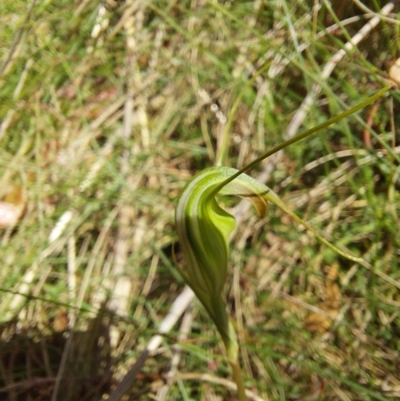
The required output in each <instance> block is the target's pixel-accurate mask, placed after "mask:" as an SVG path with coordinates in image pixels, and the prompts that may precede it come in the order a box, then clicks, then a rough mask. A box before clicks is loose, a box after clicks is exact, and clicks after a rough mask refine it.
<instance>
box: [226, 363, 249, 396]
mask: <svg viewBox="0 0 400 401" xmlns="http://www.w3.org/2000/svg"><path fill="white" fill-rule="evenodd" d="M229 363H230V365H231V367H232V373H233V379H234V380H235V382H236V386H237V391H238V396H239V401H248V398H247V396H246V393H245V390H244V381H243V375H242V371H241V369H240V365H239V362H238V361H237V360H236V361H229Z"/></svg>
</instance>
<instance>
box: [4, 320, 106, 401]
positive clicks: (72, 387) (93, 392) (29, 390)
mask: <svg viewBox="0 0 400 401" xmlns="http://www.w3.org/2000/svg"><path fill="white" fill-rule="evenodd" d="M103 316H104V315H103ZM103 316H102V315H101V314H100V315H99V316H98V317H96V318H94V319H90V320H88V321H87V325H86V326H87V329H86V330H85V331H76V332H73V333H72V334H71V333H70V332H69V331H66V330H68V329H67V328H66V327H65V329H66V330H63V331H59V332H55V331H54V330H53V331H50V330H48V329H47V333H46V334H43V330H39V329H37V328H35V329H31V328H30V329H29V330H20V329H18V326H17V325H16V324H15V323H14V322H13V323H6V324H2V325H1V326H0V336H1V338H2V340H1V341H0V400H10V401H14V400H15V401H19V400H27V399H29V400H35V401H36V400H50V399H52V397H55V399H56V400H57V401H64V400H65V401H66V400H80V401H86V400H87V401H89V400H99V399H101V398H102V395H103V394H104V393H107V392H108V391H109V389H110V387H111V384H112V373H113V372H112V366H113V363H112V357H111V346H110V335H109V332H110V319H106V318H104V317H103ZM60 367H63V369H62V368H61V369H60ZM54 394H56V395H55V396H54Z"/></svg>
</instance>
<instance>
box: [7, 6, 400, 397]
mask: <svg viewBox="0 0 400 401" xmlns="http://www.w3.org/2000/svg"><path fill="white" fill-rule="evenodd" d="M103 3H104V2H101V1H98V0H95V1H89V2H87V4H86V3H85V2H81V1H75V2H71V1H61V0H60V1H51V0H50V1H46V2H39V1H37V2H36V3H35V4H34V5H33V7H32V10H31V13H30V14H29V5H27V2H26V1H21V0H15V1H10V0H6V1H4V2H2V4H1V5H0V21H1V24H0V124H2V125H1V128H0V201H4V202H8V203H12V204H16V205H17V206H20V207H21V208H23V212H22V215H21V216H20V218H19V221H18V223H17V224H15V225H14V226H8V227H5V228H2V229H0V230H1V231H0V236H1V237H0V244H1V258H0V260H1V271H0V287H1V293H0V320H1V326H0V336H1V337H0V398H2V397H4V399H10V400H20V399H28V398H30V399H33V400H45V399H54V400H55V399H57V400H67V399H68V400H69V399H82V400H98V399H101V398H102V397H103V399H106V398H107V396H108V394H110V393H111V391H112V390H113V389H114V388H115V386H116V385H117V383H118V382H119V381H120V380H121V379H122V378H123V376H124V374H126V372H127V371H128V370H129V367H130V366H131V365H132V364H133V363H134V362H135V360H136V359H137V358H138V357H139V355H140V354H141V352H142V351H143V349H144V348H145V346H146V344H147V343H148V341H149V340H150V338H151V336H152V335H153V334H155V333H156V332H157V329H158V326H159V324H160V322H161V321H162V319H163V317H164V316H165V315H166V314H167V313H168V311H169V308H170V305H171V304H172V302H173V301H174V299H175V298H176V296H177V295H178V294H179V293H180V292H181V290H182V288H183V281H182V280H181V279H179V276H178V275H177V271H176V269H175V268H174V261H173V252H172V247H174V249H175V252H176V257H177V259H178V261H179V260H180V253H179V248H178V247H177V246H176V234H175V231H174V225H173V217H174V207H175V201H176V199H177V196H178V194H179V191H180V190H181V188H182V187H183V186H184V184H185V182H186V181H187V180H188V179H189V178H190V177H191V176H192V175H193V174H194V173H195V172H197V171H198V170H200V169H202V168H205V167H208V166H211V165H213V164H215V161H216V155H217V154H218V145H219V143H220V142H221V140H222V138H223V134H224V130H225V129H226V126H223V125H221V124H220V123H219V122H218V119H217V117H216V115H215V113H214V112H213V111H211V109H210V106H211V104H213V103H216V104H218V107H219V110H220V111H222V113H223V114H224V115H225V116H226V117H227V119H228V125H227V126H229V127H230V130H229V145H230V146H229V152H228V156H227V160H226V164H227V165H229V166H232V167H240V166H243V165H244V164H245V163H248V162H250V161H251V160H253V159H254V158H256V157H257V156H259V155H261V154H262V153H263V152H265V151H266V150H268V149H269V148H271V147H272V146H274V145H276V144H277V143H279V142H281V141H283V140H284V137H285V133H287V127H288V126H289V124H290V122H291V120H292V118H293V116H294V115H295V113H296V111H297V110H299V108H300V106H301V104H302V101H303V100H304V98H305V97H306V96H307V94H308V93H310V92H311V91H312V90H313V85H314V84H315V83H320V84H321V86H322V90H321V93H320V94H319V96H318V97H317V99H316V101H315V102H314V103H313V104H312V106H311V108H310V109H309V110H308V112H307V114H306V118H305V119H304V121H303V123H302V124H301V129H300V131H301V130H303V129H306V128H310V127H313V126H315V125H317V124H319V123H321V122H323V121H325V120H327V119H328V118H329V117H331V116H333V115H335V114H337V113H339V112H340V111H343V110H345V109H346V108H348V107H350V106H352V105H355V104H357V103H359V102H360V101H362V100H364V99H365V98H366V97H368V96H370V95H372V94H373V93H375V92H376V91H377V90H378V89H379V88H380V87H381V86H383V85H384V84H385V82H386V81H385V80H386V79H387V71H388V69H389V67H390V65H391V64H392V63H393V62H394V61H395V60H396V59H397V58H398V57H399V48H398V43H399V40H398V37H399V28H398V25H396V24H394V23H390V22H380V24H379V25H378V26H377V28H375V29H374V30H373V31H372V32H371V33H369V35H368V36H367V38H366V40H363V41H362V42H361V43H360V44H359V45H358V46H357V49H356V50H353V51H351V52H350V53H349V54H348V55H347V56H345V57H344V58H343V60H342V61H341V62H340V63H338V65H336V66H335V68H334V70H333V72H332V74H331V75H330V76H329V77H328V78H327V80H325V81H323V80H321V78H320V76H321V72H322V70H323V68H324V66H325V65H326V63H327V62H328V61H329V59H330V58H331V57H332V56H333V55H334V54H335V53H336V52H337V51H338V50H339V49H341V48H343V46H344V43H346V41H347V40H348V39H349V37H351V36H352V35H354V34H355V33H356V32H357V31H358V30H359V29H360V28H361V27H362V26H363V25H365V23H366V22H367V19H366V18H364V17H363V16H362V11H360V10H359V9H358V8H357V7H356V6H354V5H352V4H351V5H350V4H349V2H344V1H337V2H333V3H334V8H333V10H331V9H330V8H329V7H328V3H327V2H322V1H321V2H314V1H307V2H304V1H296V0H290V1H289V0H284V1H281V2H277V1H275V2H273V1H269V2H260V4H261V5H260V6H259V8H254V7H255V6H254V2H242V1H237V2H229V3H228V2H226V3H224V2H212V1H209V2H200V1H192V2H189V1H179V2H174V1H154V2H149V3H145V2H139V1H134V0H132V1H127V2H118V1H115V2H106V3H107V5H106V11H105V14H104V18H106V19H107V20H108V23H107V26H106V25H105V24H104V25H103V26H104V29H102V30H100V32H99V33H98V35H97V36H96V37H92V32H93V28H94V26H95V25H96V24H97V23H99V22H101V21H100V20H99V10H100V8H101V7H102V6H103ZM314 3H316V4H317V5H319V6H320V7H321V8H320V10H319V11H318V12H316V13H315V12H314V13H313V9H312V6H313V5H314ZM364 3H365V4H366V5H367V6H368V7H369V8H371V9H373V10H376V11H378V10H379V9H381V8H382V7H383V6H384V3H385V2H383V1H382V2H381V1H378V0H374V1H366V2H364ZM130 10H131V11H130ZM397 11H398V10H397V9H395V10H394V11H392V14H391V17H396V14H394V13H396V12H397ZM355 17H357V18H355ZM349 18H353V19H350V20H349ZM342 22H343V24H342ZM103 23H104V22H103ZM335 23H338V24H339V25H338V27H337V28H335V29H334V30H333V31H330V32H325V33H324V29H325V28H327V27H329V26H332V25H333V24H335ZM255 75H257V77H255ZM399 98H400V95H399V91H398V90H393V91H391V93H390V94H389V95H388V96H386V97H385V98H383V99H382V100H381V101H380V104H379V105H378V106H377V107H376V109H375V110H374V109H373V106H370V107H368V108H366V109H365V110H363V111H362V112H360V113H359V114H358V115H357V116H356V117H355V116H354V117H350V118H347V119H346V120H345V121H341V122H340V123H338V124H336V125H335V126H333V127H330V128H329V129H327V130H325V131H324V132H321V133H320V134H318V135H317V136H315V137H313V138H312V139H308V140H306V141H303V142H300V143H297V144H295V145H293V146H292V147H289V148H287V149H286V150H285V153H284V155H283V156H282V157H281V158H280V159H279V160H277V161H276V163H275V164H272V163H273V160H275V159H273V158H271V159H269V160H266V161H265V162H263V164H262V165H259V166H257V167H256V168H254V169H253V170H252V171H251V172H250V173H251V174H252V175H253V176H257V175H258V174H259V173H260V172H262V171H265V170H264V169H266V168H268V167H271V171H272V172H271V174H269V175H268V185H269V186H270V187H271V188H273V189H274V190H275V191H276V192H278V194H280V195H281V197H282V198H283V199H284V200H285V201H286V202H287V203H288V204H289V205H291V207H292V209H293V210H295V211H296V213H297V214H299V215H300V216H301V217H303V218H304V219H305V220H307V221H309V222H311V223H313V224H314V225H315V226H316V227H318V228H319V229H321V230H323V231H325V232H327V233H329V234H331V235H332V237H333V238H334V242H335V243H338V244H343V245H345V246H347V247H349V248H350V249H351V250H352V251H353V252H354V253H356V254H359V255H363V257H364V258H365V259H367V260H368V261H369V262H370V263H371V264H372V265H373V267H374V269H376V270H380V271H382V272H384V273H385V274H387V275H388V276H390V277H391V278H393V279H395V280H399V279H400V269H399V251H398V250H399V249H400V236H399V235H398V225H399V224H398V222H399V207H400V196H399V160H400V157H399V148H398V147H396V143H397V142H398V141H399V136H398V127H399V126H400V121H399V116H400V113H399V105H398V104H399V103H398V101H399ZM129 105H130V106H129ZM364 131H365V132H364ZM394 132H395V133H396V135H394ZM229 206H234V205H232V204H229ZM0 210H1V209H0ZM234 210H236V211H237V210H238V209H234ZM66 212H72V215H71V216H70V220H69V222H68V224H67V226H66V227H65V229H64V230H62V231H61V234H60V235H59V237H58V238H57V239H55V240H54V241H49V236H50V233H51V232H52V230H53V229H54V227H55V226H56V225H57V223H58V222H59V220H60V218H62V216H63V215H64V214H65V213H66ZM240 220H241V221H240V226H239V228H238V231H237V233H236V235H235V238H234V239H233V241H232V250H233V252H232V266H231V280H230V281H229V283H228V285H227V286H226V299H227V302H228V305H229V307H230V315H231V316H232V318H233V319H234V320H236V321H237V323H238V328H239V338H240V340H241V357H242V365H243V367H244V372H245V382H246V385H247V388H248V389H251V390H252V391H253V392H254V393H255V394H258V395H259V397H261V398H262V399H264V400H267V399H269V400H291V399H296V398H297V399H300V400H307V399H311V398H307V397H308V396H310V395H311V394H312V393H313V391H316V390H315V389H318V388H321V387H324V391H323V394H322V395H321V398H320V399H324V400H343V401H346V400H391V399H393V400H394V399H397V398H398V397H399V395H400V387H399V386H400V376H399V373H398V371H399V363H398V361H399V360H400V355H399V353H400V341H399V337H400V336H399V335H400V317H399V312H398V311H399V306H400V295H399V291H398V289H397V288H395V287H394V286H392V285H390V284H388V283H387V282H385V281H384V280H382V279H381V278H380V277H378V276H377V275H376V274H374V272H371V271H367V270H365V269H364V268H362V267H359V266H355V265H353V264H352V263H350V262H349V261H346V260H344V259H343V258H341V257H339V256H337V255H335V254H334V253H333V252H332V251H330V250H329V249H326V247H324V246H322V245H320V244H319V243H318V242H317V241H316V240H315V239H314V238H313V237H312V236H311V235H309V234H308V233H306V232H304V231H303V230H302V229H300V228H299V227H298V226H297V225H296V224H294V223H293V221H292V220H291V219H290V218H288V217H286V216H284V215H283V214H282V213H280V212H279V211H278V210H277V209H276V208H275V207H273V206H271V207H270V209H269V213H268V216H267V218H266V219H264V220H262V221H259V220H257V219H256V217H255V213H254V212H253V211H252V210H250V211H249V212H246V213H245V215H244V217H243V218H241V219H240ZM24 281H25V282H26V283H27V285H26V286H25V287H24V286H23V285H22V284H23V282H24ZM17 293H22V295H21V294H20V295H18V294H17ZM315 308H317V309H315ZM318 311H319V314H318V313H317V312H318ZM188 314H190V315H191V317H192V323H191V325H190V326H189V332H188V334H187V337H186V338H184V339H183V340H181V341H180V342H179V341H178V336H179V326H177V327H175V328H174V330H173V331H172V332H170V333H168V335H166V336H165V338H164V340H163V345H162V347H161V348H160V349H159V352H158V353H157V354H156V355H153V356H151V357H150V358H149V359H148V360H147V361H146V363H145V365H144V367H143V369H142V370H141V372H140V374H139V375H138V376H137V378H136V380H135V381H134V385H133V386H132V388H131V390H130V393H127V394H126V399H135V398H134V397H135V396H136V397H140V399H143V400H145V399H146V400H147V399H148V400H151V399H155V396H156V394H157V392H159V393H160V392H161V390H160V388H161V387H162V385H163V381H162V380H163V378H165V377H166V374H167V372H169V371H170V366H171V358H172V357H173V355H174V353H175V352H176V351H175V345H176V344H177V343H178V342H179V343H180V345H181V348H182V353H181V359H180V361H179V364H178V367H177V371H176V372H175V373H173V377H172V379H171V387H170V388H169V391H168V393H167V395H166V396H165V397H164V398H162V397H161V396H160V398H159V399H167V400H215V399H224V400H228V399H235V396H236V395H235V392H234V391H233V390H231V389H229V388H228V387H227V386H228V384H227V382H226V381H223V380H220V381H219V382H217V383H216V382H213V381H212V379H210V377H211V378H214V379H228V380H231V378H230V371H229V369H228V365H227V362H226V360H225V359H224V357H223V356H221V353H222V348H221V347H220V345H219V341H218V336H217V333H216V331H215V328H214V326H213V325H212V324H211V322H210V320H209V318H208V317H207V315H206V313H204V310H203V309H202V308H201V307H200V306H199V305H198V304H197V303H195V304H194V307H193V309H190V311H189V312H188ZM327 314H328V315H330V316H332V317H333V318H334V319H333V320H332V319H329V318H328V317H327V316H326V315H327ZM316 316H322V317H320V318H319V320H318V318H316ZM313 319H316V320H313ZM68 322H69V323H68ZM312 322H314V324H312ZM315 322H317V323H315ZM68 325H70V326H74V334H73V335H71V334H70V328H69V326H68ZM60 367H62V369H60ZM203 374H208V376H204V375H203ZM190 375H192V376H190ZM217 381H218V380H217ZM129 394H130V397H131V398H129ZM137 399H139V398H137Z"/></svg>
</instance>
